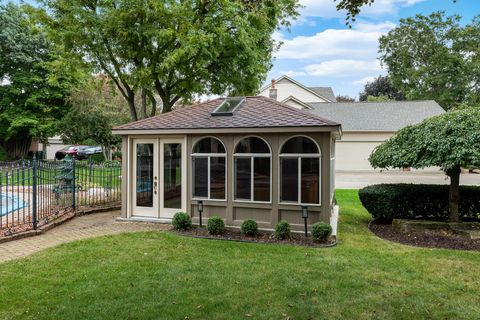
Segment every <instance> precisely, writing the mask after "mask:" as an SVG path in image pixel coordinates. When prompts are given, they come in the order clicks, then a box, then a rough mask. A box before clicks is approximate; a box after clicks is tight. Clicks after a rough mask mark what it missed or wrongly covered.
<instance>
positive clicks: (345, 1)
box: [333, 0, 457, 25]
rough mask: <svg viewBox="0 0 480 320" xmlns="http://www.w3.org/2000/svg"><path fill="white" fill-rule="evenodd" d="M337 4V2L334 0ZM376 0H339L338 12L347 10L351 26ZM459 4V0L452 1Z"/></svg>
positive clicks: (348, 21) (347, 19)
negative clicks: (366, 7) (362, 11)
mask: <svg viewBox="0 0 480 320" xmlns="http://www.w3.org/2000/svg"><path fill="white" fill-rule="evenodd" d="M333 1H334V2H337V0H333ZM374 2H375V0H339V1H338V4H337V10H338V11H340V10H345V11H346V12H347V16H346V21H347V25H350V21H355V17H356V16H357V15H358V14H359V13H360V11H361V10H362V7H364V6H371V5H372V4H373V5H374ZM452 2H457V0H452Z"/></svg>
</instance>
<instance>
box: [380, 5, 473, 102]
mask: <svg viewBox="0 0 480 320" xmlns="http://www.w3.org/2000/svg"><path fill="white" fill-rule="evenodd" d="M379 51H380V60H381V61H382V63H383V64H384V65H386V66H387V67H388V75H389V78H390V80H391V82H392V84H393V86H394V87H395V88H398V89H399V90H401V91H402V92H403V93H404V94H405V96H406V98H407V100H418V99H432V100H435V101H437V102H438V103H439V104H440V105H441V106H442V107H443V108H444V109H446V110H448V109H451V108H453V107H455V106H457V105H459V104H462V103H471V104H474V103H478V102H479V101H480V16H477V17H476V18H474V19H473V20H472V22H471V23H469V24H467V25H465V26H461V25H460V17H459V16H450V17H446V16H445V13H443V12H435V13H432V14H431V15H429V16H423V15H417V16H415V17H413V18H405V19H401V20H400V24H399V26H398V27H396V28H395V29H393V30H391V31H390V32H389V33H388V34H387V35H384V36H382V37H381V38H380V49H379Z"/></svg>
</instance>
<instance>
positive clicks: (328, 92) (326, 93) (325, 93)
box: [308, 87, 337, 102]
mask: <svg viewBox="0 0 480 320" xmlns="http://www.w3.org/2000/svg"><path fill="white" fill-rule="evenodd" d="M308 89H310V90H312V91H314V92H315V93H317V94H319V95H320V96H322V97H324V98H327V99H328V100H330V101H331V102H335V101H336V100H337V99H336V98H335V94H334V93H333V89H332V87H308Z"/></svg>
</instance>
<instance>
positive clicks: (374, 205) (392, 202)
mask: <svg viewBox="0 0 480 320" xmlns="http://www.w3.org/2000/svg"><path fill="white" fill-rule="evenodd" d="M448 192H449V186H448V185H427V184H404V183H399V184H377V185H372V186H368V187H365V188H363V189H360V190H359V192H358V195H359V197H360V201H361V202H362V204H363V206H364V207H365V209H367V211H368V212H370V214H371V215H372V216H373V218H374V219H375V220H377V221H379V222H391V221H392V220H393V219H423V220H437V221H445V220H447V219H448V216H449V206H448ZM459 212H460V217H461V219H462V220H467V221H480V187H476V186H475V187H474V186H460V208H459Z"/></svg>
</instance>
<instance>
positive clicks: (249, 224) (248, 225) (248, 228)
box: [241, 219, 258, 236]
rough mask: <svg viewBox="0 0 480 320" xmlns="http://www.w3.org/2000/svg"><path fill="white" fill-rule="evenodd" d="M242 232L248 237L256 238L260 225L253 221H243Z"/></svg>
mask: <svg viewBox="0 0 480 320" xmlns="http://www.w3.org/2000/svg"><path fill="white" fill-rule="evenodd" d="M241 230H242V233H243V234H245V235H247V236H254V235H256V234H257V233H258V224H257V223H256V222H255V221H254V220H252V219H247V220H245V221H243V223H242V227H241Z"/></svg>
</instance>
